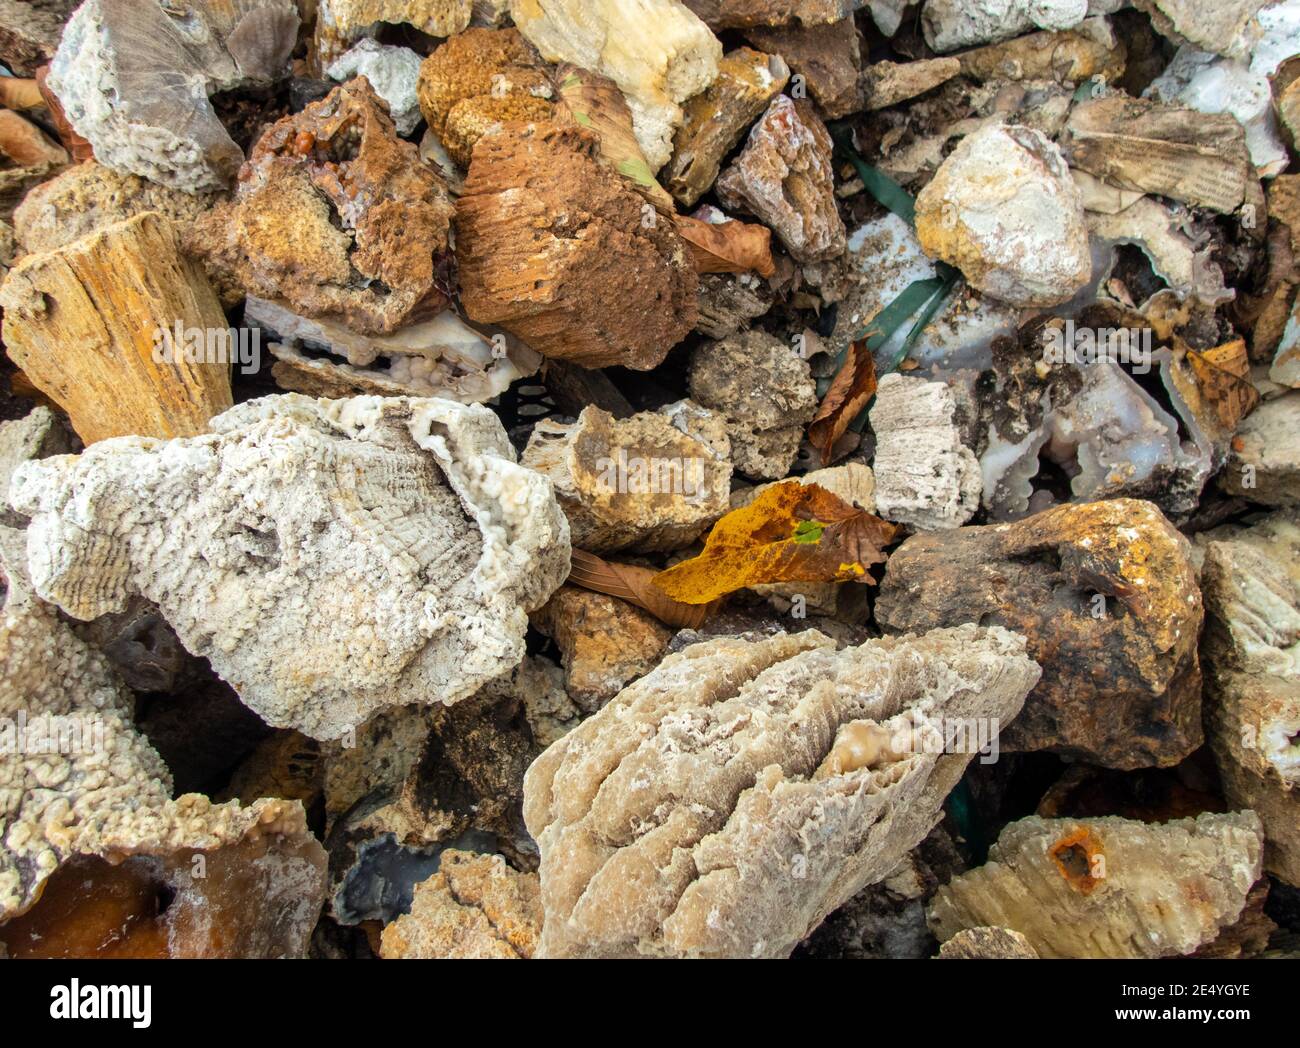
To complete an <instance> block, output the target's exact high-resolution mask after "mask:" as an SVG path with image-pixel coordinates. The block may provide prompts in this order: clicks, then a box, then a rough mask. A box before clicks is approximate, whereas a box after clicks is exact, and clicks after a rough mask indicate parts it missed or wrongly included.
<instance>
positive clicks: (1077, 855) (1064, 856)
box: [1047, 826, 1106, 895]
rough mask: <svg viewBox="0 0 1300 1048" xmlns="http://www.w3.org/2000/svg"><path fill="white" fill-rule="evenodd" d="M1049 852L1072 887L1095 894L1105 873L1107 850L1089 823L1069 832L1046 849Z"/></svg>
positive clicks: (1082, 892)
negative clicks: (1089, 826) (1095, 835)
mask: <svg viewBox="0 0 1300 1048" xmlns="http://www.w3.org/2000/svg"><path fill="white" fill-rule="evenodd" d="M1047 854H1048V855H1049V856H1050V857H1051V859H1052V862H1054V863H1055V864H1056V868H1057V869H1058V870H1060V871H1061V876H1062V877H1064V878H1065V879H1066V881H1067V882H1068V883H1069V885H1070V887H1071V888H1073V889H1074V890H1075V891H1077V892H1079V893H1081V894H1083V895H1090V894H1092V891H1093V889H1094V888H1096V887H1097V885H1098V884H1100V883H1101V882H1102V881H1103V880H1104V879H1105V877H1106V873H1105V869H1106V855H1105V852H1104V851H1103V850H1102V847H1101V842H1100V841H1099V840H1097V838H1096V837H1094V836H1093V834H1092V831H1091V830H1089V829H1088V827H1086V826H1080V827H1079V828H1078V829H1077V830H1075V831H1074V832H1072V833H1067V834H1066V835H1065V836H1064V837H1062V838H1061V839H1060V840H1058V841H1057V842H1056V843H1055V844H1053V845H1052V846H1051V847H1050V848H1048V849H1047Z"/></svg>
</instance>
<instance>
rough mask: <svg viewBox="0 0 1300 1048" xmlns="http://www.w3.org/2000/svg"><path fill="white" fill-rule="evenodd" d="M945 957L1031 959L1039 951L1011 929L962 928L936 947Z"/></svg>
mask: <svg viewBox="0 0 1300 1048" xmlns="http://www.w3.org/2000/svg"><path fill="white" fill-rule="evenodd" d="M939 956H940V957H942V958H943V959H944V960H1003V961H1007V960H1021V961H1024V960H1032V959H1035V958H1037V957H1038V951H1037V950H1035V949H1034V948H1033V947H1032V946H1030V945H1029V940H1028V939H1026V938H1025V937H1024V936H1023V935H1021V934H1020V933H1019V932H1014V931H1012V930H1011V929H1010V928H963V929H962V930H961V931H959V932H958V933H957V934H956V935H954V936H953V937H952V938H951V939H949V940H948V941H947V942H946V943H944V944H943V945H942V946H940V947H939Z"/></svg>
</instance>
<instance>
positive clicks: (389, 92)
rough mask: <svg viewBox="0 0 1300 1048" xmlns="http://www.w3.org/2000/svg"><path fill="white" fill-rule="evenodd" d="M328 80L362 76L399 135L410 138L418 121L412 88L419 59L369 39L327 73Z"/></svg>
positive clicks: (418, 106)
mask: <svg viewBox="0 0 1300 1048" xmlns="http://www.w3.org/2000/svg"><path fill="white" fill-rule="evenodd" d="M326 73H327V74H328V75H329V78H330V79H331V80H351V79H352V78H353V77H354V76H364V77H365V78H366V79H367V80H369V81H370V86H371V87H373V88H374V89H375V94H377V95H378V96H379V97H380V98H382V99H383V100H384V101H385V102H386V103H387V104H388V112H389V115H390V116H392V118H393V124H394V125H395V126H396V127H397V133H398V134H399V135H409V134H410V133H411V132H412V131H414V130H415V125H416V124H418V123H419V122H420V102H419V99H418V98H417V97H416V90H415V85H416V82H417V81H418V80H419V79H420V56H419V55H417V54H416V53H415V52H414V51H412V50H411V49H410V48H409V47H387V46H385V45H384V44H379V43H376V42H375V41H374V40H371V39H368V38H366V39H362V40H359V41H358V42H357V43H356V44H355V45H354V46H353V48H352V49H351V50H350V51H348V52H347V53H346V54H345V55H343V56H342V57H341V58H338V59H336V60H335V61H334V62H333V63H331V64H330V67H329V69H327V70H326Z"/></svg>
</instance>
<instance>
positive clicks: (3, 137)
mask: <svg viewBox="0 0 1300 1048" xmlns="http://www.w3.org/2000/svg"><path fill="white" fill-rule="evenodd" d="M0 156H4V157H5V158H6V159H7V160H9V161H11V162H12V163H14V164H16V165H17V166H19V167H31V166H34V165H36V164H66V163H67V162H68V151H67V150H66V149H64V148H63V147H62V146H61V145H58V144H57V143H55V142H52V141H51V140H50V138H49V136H48V135H46V134H45V132H44V131H42V130H41V129H40V128H39V127H37V126H36V125H35V124H33V123H32V122H31V121H30V120H28V119H27V118H26V117H24V116H20V115H19V114H18V113H15V112H14V111H13V110H11V109H0Z"/></svg>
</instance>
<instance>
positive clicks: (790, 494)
mask: <svg viewBox="0 0 1300 1048" xmlns="http://www.w3.org/2000/svg"><path fill="white" fill-rule="evenodd" d="M899 531H900V529H899V528H898V527H897V526H896V525H894V524H890V523H888V522H886V521H883V520H881V519H880V518H879V517H877V516H875V515H874V514H871V513H868V512H866V511H865V510H860V509H858V508H856V507H855V506H853V505H851V504H850V503H848V502H845V501H844V500H843V499H841V498H840V497H839V496H837V495H834V494H832V493H831V492H829V491H827V490H826V489H825V488H823V487H821V486H819V485H817V484H800V483H799V482H798V481H797V480H792V481H786V482H784V483H781V484H773V485H772V486H771V487H770V488H768V489H766V490H765V491H763V492H762V493H761V494H760V495H759V496H758V497H757V498H756V499H754V501H753V502H751V503H750V504H749V505H748V506H744V507H742V508H740V509H737V510H732V511H731V512H730V513H728V514H727V515H726V516H725V517H723V518H722V519H721V520H719V521H718V523H717V524H715V525H714V526H713V530H712V531H711V532H710V533H709V537H708V539H707V540H706V542H705V544H704V552H703V553H701V554H700V555H699V556H698V557H694V558H692V559H691V560H686V561H683V562H682V563H680V564H678V565H676V566H675V567H671V568H669V569H668V570H667V571H664V572H660V573H659V574H658V575H656V576H655V578H654V584H655V586H657V587H658V588H659V589H661V590H662V591H663V592H664V593H666V594H667V595H668V596H669V597H672V598H673V599H674V600H679V601H682V602H684V603H686V604H707V603H709V602H710V601H714V600H717V599H718V598H720V597H723V596H725V595H726V594H728V593H733V592H735V591H736V590H738V589H744V588H745V587H747V586H758V585H764V584H767V583H773V582H865V583H872V582H873V581H874V580H873V579H872V578H871V576H870V575H869V574H868V573H867V569H868V568H869V567H871V565H873V564H879V563H880V562H881V561H883V560H884V559H885V554H884V553H883V552H882V549H883V547H885V546H887V545H889V544H890V543H891V542H893V541H894V540H895V539H896V538H897V537H898V535H899Z"/></svg>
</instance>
